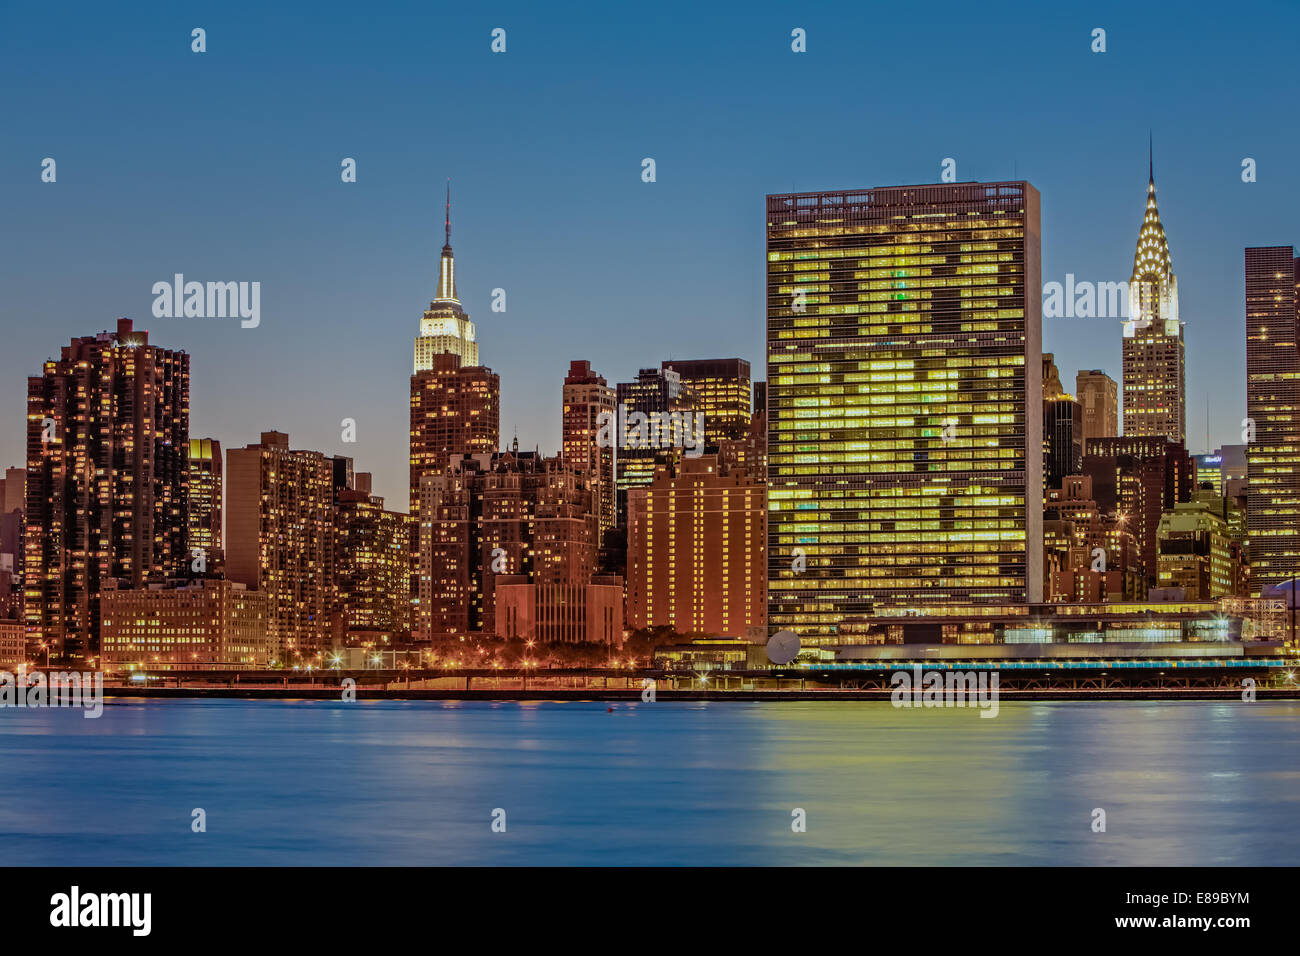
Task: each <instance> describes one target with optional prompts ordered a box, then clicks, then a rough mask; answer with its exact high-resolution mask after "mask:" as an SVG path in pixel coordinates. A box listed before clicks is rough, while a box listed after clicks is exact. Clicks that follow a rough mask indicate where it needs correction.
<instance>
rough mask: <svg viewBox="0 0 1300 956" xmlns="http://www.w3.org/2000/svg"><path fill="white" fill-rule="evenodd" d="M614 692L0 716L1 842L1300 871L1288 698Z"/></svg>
mask: <svg viewBox="0 0 1300 956" xmlns="http://www.w3.org/2000/svg"><path fill="white" fill-rule="evenodd" d="M606 707H607V705H606V704H604V703H531V704H517V703H480V702H456V703H448V704H440V703H428V702H420V703H413V702H412V703H407V702H397V701H372V702H358V703H351V704H345V703H342V702H338V703H333V702H319V701H317V702H305V701H266V702H250V701H218V700H214V701H198V700H195V701H122V702H119V703H115V704H113V705H110V706H109V707H107V708H106V709H105V713H104V716H103V717H102V718H101V719H99V720H85V719H83V718H82V717H81V715H80V713H79V712H73V711H59V710H0V756H2V757H3V767H4V772H3V773H0V837H2V838H3V839H4V841H5V842H6V845H7V846H9V847H11V848H16V849H18V850H19V851H20V852H18V853H15V854H12V855H11V856H10V859H11V860H13V861H23V862H31V863H45V864H52V863H61V864H75V865H81V864H92V865H109V864H128V865H129V864H136V865H148V864H186V865H188V864H216V865H257V864H261V865H279V864H285V865H288V864H305V865H333V864H340V865H373V864H385V863H392V864H453V863H472V864H588V865H592V864H594V865H601V864H611V865H636V864H652V865H673V864H724V865H726V864H776V865H787V864H884V865H888V864H925V865H932V864H967V865H997V864H1034V863H1036V864H1065V865H1079V864H1083V865H1092V864H1136V865H1193V864H1230V865H1260V864H1281V865H1286V864H1294V863H1296V862H1297V860H1300V852H1297V851H1300V835H1298V834H1297V828H1296V827H1295V825H1294V821H1295V820H1296V813H1297V809H1298V807H1297V802H1298V801H1300V785H1298V784H1300V703H1296V702H1271V701H1270V702H1265V701H1256V702H1253V703H1249V704H1246V703H1236V702H1206V703H1198V702H1063V703H1039V702H1034V703H1030V702H1023V703H1008V702H1005V701H1004V702H1003V703H1002V704H1001V708H1000V713H999V716H998V717H997V718H996V719H992V720H990V719H981V718H980V717H979V711H977V710H973V709H971V710H965V709H955V710H943V709H895V708H893V707H891V706H890V705H889V704H888V703H885V702H879V703H877V702H848V701H844V702H788V703H739V702H737V703H675V702H665V701H660V702H657V703H653V704H641V703H633V704H628V703H619V704H614V705H613V707H614V710H613V712H612V713H611V712H607V710H606ZM195 807H202V808H204V810H206V812H207V827H208V829H207V832H206V833H201V834H196V833H192V832H191V831H190V820H191V815H190V814H191V810H192V809H193V808H195ZM496 807H501V808H504V809H505V810H506V814H507V832H505V833H492V832H491V830H490V823H491V817H492V811H493V809H494V808H496ZM796 807H800V808H803V809H804V810H805V811H806V812H807V821H808V829H807V832H806V833H793V832H791V828H790V821H791V811H792V809H793V808H796ZM1096 807H1100V808H1103V809H1104V810H1105V811H1106V823H1107V832H1106V833H1093V832H1092V829H1091V822H1092V811H1093V809H1094V808H1096Z"/></svg>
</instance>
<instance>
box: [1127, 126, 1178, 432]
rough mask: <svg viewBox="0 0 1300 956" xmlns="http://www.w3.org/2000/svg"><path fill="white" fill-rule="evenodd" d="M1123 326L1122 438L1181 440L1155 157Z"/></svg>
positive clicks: (1170, 274) (1169, 263)
mask: <svg viewBox="0 0 1300 956" xmlns="http://www.w3.org/2000/svg"><path fill="white" fill-rule="evenodd" d="M1128 300H1129V314H1128V319H1127V320H1126V321H1125V322H1124V349H1123V353H1124V434H1125V435H1132V436H1137V437H1142V436H1162V437H1164V438H1167V439H1168V440H1169V441H1184V440H1185V439H1186V421H1187V412H1186V395H1185V371H1184V357H1183V355H1184V349H1183V324H1182V322H1181V321H1180V319H1179V315H1178V277H1177V276H1175V275H1174V268H1173V259H1172V258H1171V257H1170V255H1169V240H1168V238H1167V237H1166V236H1165V227H1164V225H1163V224H1162V223H1161V222H1160V210H1159V208H1158V207H1157V206H1156V176H1155V158H1154V155H1153V153H1151V152H1148V155H1147V202H1146V211H1145V213H1144V214H1143V217H1142V225H1141V227H1140V228H1139V229H1138V240H1137V249H1136V250H1135V251H1134V253H1133V274H1132V276H1131V277H1130V278H1129V282H1128Z"/></svg>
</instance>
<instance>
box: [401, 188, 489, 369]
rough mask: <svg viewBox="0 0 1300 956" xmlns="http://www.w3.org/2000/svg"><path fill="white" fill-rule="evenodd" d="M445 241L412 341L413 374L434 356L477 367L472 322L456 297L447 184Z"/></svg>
mask: <svg viewBox="0 0 1300 956" xmlns="http://www.w3.org/2000/svg"><path fill="white" fill-rule="evenodd" d="M446 230H447V233H446V234H447V241H446V243H445V244H444V245H443V247H442V259H441V261H440V263H439V267H438V289H437V291H436V292H435V293H434V296H433V301H432V302H430V303H429V308H428V309H427V310H426V311H425V313H424V318H422V319H420V334H419V335H418V336H417V337H416V339H415V369H414V370H415V371H416V372H422V371H425V370H426V369H431V368H433V361H434V357H435V356H438V355H442V354H444V353H451V354H452V355H456V356H459V357H460V363H461V365H464V366H466V367H469V366H474V365H478V339H477V337H476V336H477V333H476V332H475V330H474V323H473V322H471V321H470V318H469V316H468V315H466V314H465V310H464V309H463V308H461V305H460V299H459V298H458V297H457V295H456V260H455V258H454V256H453V255H452V251H451V184H450V183H448V185H447V221H446Z"/></svg>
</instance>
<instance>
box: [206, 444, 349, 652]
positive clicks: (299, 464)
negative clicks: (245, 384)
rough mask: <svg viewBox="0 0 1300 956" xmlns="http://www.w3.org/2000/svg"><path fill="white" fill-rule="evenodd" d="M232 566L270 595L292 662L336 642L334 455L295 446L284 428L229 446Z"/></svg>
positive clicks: (276, 633) (278, 634)
mask: <svg viewBox="0 0 1300 956" xmlns="http://www.w3.org/2000/svg"><path fill="white" fill-rule="evenodd" d="M226 573H227V576H228V577H229V578H230V580H232V581H238V582H239V583H241V584H244V585H247V586H248V587H250V588H254V589H256V590H258V591H265V592H266V593H267V594H268V596H269V598H270V602H271V638H272V641H273V647H274V649H275V651H276V653H277V655H281V654H282V655H285V656H284V657H283V658H281V659H283V660H286V661H288V662H290V663H292V662H293V661H295V660H297V659H299V658H307V657H309V656H310V655H311V654H312V653H314V652H316V651H319V650H321V649H322V648H324V647H326V646H328V645H330V644H331V643H333V621H332V619H331V615H332V614H333V612H334V609H335V594H336V581H335V569H334V460H333V459H331V458H329V457H327V456H326V455H324V454H322V453H321V452H318V451H297V450H290V448H289V436H288V435H286V434H284V433H283V432H274V431H271V432H262V440H261V442H260V443H258V444H256V445H248V446H247V447H244V448H232V449H230V450H229V451H227V452H226Z"/></svg>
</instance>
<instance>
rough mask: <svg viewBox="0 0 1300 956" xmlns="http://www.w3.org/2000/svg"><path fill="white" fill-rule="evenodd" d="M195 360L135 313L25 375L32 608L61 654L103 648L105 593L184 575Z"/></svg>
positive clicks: (39, 635)
mask: <svg viewBox="0 0 1300 956" xmlns="http://www.w3.org/2000/svg"><path fill="white" fill-rule="evenodd" d="M189 428H190V359H189V356H188V355H186V354H185V353H184V352H180V351H172V350H170V349H163V348H159V347H158V346H156V345H150V344H149V333H148V332H146V331H144V330H136V329H135V328H134V327H133V324H132V321H131V320H130V319H118V321H117V331H116V332H100V333H99V334H98V335H92V336H86V337H83V338H78V339H73V340H72V343H71V344H70V345H67V346H64V348H63V350H62V355H61V356H60V358H58V359H51V360H48V361H46V363H45V368H44V372H43V374H42V375H41V376H39V377H36V378H29V379H28V380H27V518H26V534H25V545H24V546H25V551H26V559H25V562H24V563H25V577H26V615H27V623H28V626H29V627H30V628H31V629H32V632H33V633H32V636H33V637H34V638H35V639H36V640H46V641H50V642H52V643H51V646H52V647H53V648H54V649H55V653H58V651H59V650H60V649H61V650H63V651H65V652H66V653H68V654H70V655H75V654H89V655H94V654H96V653H98V650H99V621H100V614H99V593H100V589H101V587H103V586H105V585H107V584H108V582H110V581H112V582H114V583H121V584H122V585H123V586H126V587H139V586H140V584H141V583H142V582H143V581H144V580H145V579H146V578H149V577H151V576H158V575H161V576H175V575H179V574H181V573H182V572H183V571H188V561H187V548H186V534H187V532H186V515H187V502H186V492H187V487H188V468H189Z"/></svg>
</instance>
